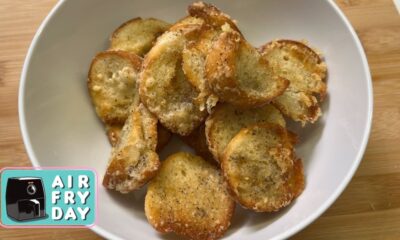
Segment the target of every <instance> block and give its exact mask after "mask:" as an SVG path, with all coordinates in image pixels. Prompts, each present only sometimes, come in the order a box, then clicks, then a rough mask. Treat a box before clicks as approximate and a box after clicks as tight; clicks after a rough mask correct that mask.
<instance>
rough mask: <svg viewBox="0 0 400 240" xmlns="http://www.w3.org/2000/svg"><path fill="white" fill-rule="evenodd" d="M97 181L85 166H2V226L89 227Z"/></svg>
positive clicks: (93, 217) (91, 222) (92, 214)
mask: <svg viewBox="0 0 400 240" xmlns="http://www.w3.org/2000/svg"><path fill="white" fill-rule="evenodd" d="M96 180H97V179H96V174H95V173H94V172H93V171H92V170H87V169H64V168H60V169H56V168H48V169H46V168H44V169H29V170H28V169H4V170H3V171H2V172H1V223H2V225H4V226H5V227H13V226H20V227H23V226H25V227H29V226H32V227H33V226H65V227H68V226H74V227H76V226H82V227H87V226H91V225H93V224H94V222H95V215H96V214H95V213H96V190H97V181H96Z"/></svg>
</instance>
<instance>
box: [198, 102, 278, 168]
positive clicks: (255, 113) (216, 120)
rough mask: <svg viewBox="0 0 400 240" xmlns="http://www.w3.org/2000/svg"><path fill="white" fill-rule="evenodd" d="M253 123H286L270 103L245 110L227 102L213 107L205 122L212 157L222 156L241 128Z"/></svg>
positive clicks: (219, 157) (217, 158)
mask: <svg viewBox="0 0 400 240" xmlns="http://www.w3.org/2000/svg"><path fill="white" fill-rule="evenodd" d="M255 123H276V124H279V125H281V126H283V127H284V126H285V125H286V123H285V119H284V118H283V116H282V114H281V113H280V112H279V110H278V109H276V108H275V107H274V106H272V105H264V106H262V107H260V108H254V109H247V110H243V109H238V108H236V107H234V106H232V105H230V104H227V103H222V104H219V105H218V106H217V107H215V109H214V112H213V113H212V114H210V115H209V116H208V118H207V120H206V122H205V126H206V127H205V135H206V140H207V145H208V148H209V150H210V152H211V153H212V155H213V156H214V159H216V160H217V161H219V159H221V158H222V155H223V153H224V150H225V148H226V146H227V145H228V143H229V142H230V141H231V140H232V138H233V137H234V136H235V135H236V134H237V133H238V132H239V131H240V130H241V129H242V128H245V127H248V126H250V125H253V124H255Z"/></svg>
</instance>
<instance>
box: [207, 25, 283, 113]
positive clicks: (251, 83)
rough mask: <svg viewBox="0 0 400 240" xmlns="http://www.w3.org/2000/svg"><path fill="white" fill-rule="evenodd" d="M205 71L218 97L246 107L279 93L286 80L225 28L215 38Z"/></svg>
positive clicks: (258, 104) (241, 39)
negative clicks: (273, 71)
mask: <svg viewBox="0 0 400 240" xmlns="http://www.w3.org/2000/svg"><path fill="white" fill-rule="evenodd" d="M205 73H206V74H205V75H206V78H207V80H208V83H209V85H210V88H211V89H212V91H213V92H214V93H215V94H216V95H218V97H219V98H220V100H221V101H223V102H229V103H231V104H233V105H235V106H238V107H242V108H247V107H256V106H261V105H263V104H265V103H268V102H269V101H271V100H272V99H274V98H276V97H277V96H279V95H281V94H282V93H283V92H284V91H285V89H286V88H287V87H288V85H289V82H288V81H287V80H286V79H284V78H281V77H278V76H275V75H274V74H273V73H272V70H271V69H270V66H269V64H268V62H267V61H265V60H264V59H263V58H262V57H261V55H260V54H259V53H258V52H257V51H256V50H255V49H254V48H253V47H252V46H251V45H250V44H249V43H248V42H247V41H246V40H244V38H243V37H242V36H241V35H240V34H239V33H238V32H236V31H233V30H232V29H227V30H225V31H224V32H223V33H221V34H220V36H219V38H218V39H217V40H216V41H215V42H214V45H213V48H212V51H211V52H210V53H209V55H208V56H207V59H206V68H205Z"/></svg>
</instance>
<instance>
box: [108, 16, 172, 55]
mask: <svg viewBox="0 0 400 240" xmlns="http://www.w3.org/2000/svg"><path fill="white" fill-rule="evenodd" d="M170 26H171V24H169V23H166V22H164V21H162V20H159V19H156V18H147V19H142V18H140V17H137V18H133V19H131V20H128V21H126V22H125V23H123V24H121V25H120V26H119V27H118V28H117V29H115V30H114V32H113V33H112V35H111V38H110V49H113V50H123V51H127V52H131V53H134V54H137V55H139V56H144V55H145V54H146V53H147V52H148V51H149V50H150V48H151V47H152V46H153V44H154V42H155V40H156V39H157V37H158V36H160V35H161V34H162V33H163V32H165V31H167V30H168V28H169V27H170Z"/></svg>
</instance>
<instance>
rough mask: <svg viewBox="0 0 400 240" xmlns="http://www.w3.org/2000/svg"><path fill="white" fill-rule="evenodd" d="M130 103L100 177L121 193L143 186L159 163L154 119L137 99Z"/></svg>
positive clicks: (106, 184)
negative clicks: (125, 118) (118, 136)
mask: <svg viewBox="0 0 400 240" xmlns="http://www.w3.org/2000/svg"><path fill="white" fill-rule="evenodd" d="M132 105H133V106H131V108H130V109H131V112H130V115H129V117H128V119H127V120H126V122H125V124H124V127H123V128H122V131H121V134H120V140H119V141H118V143H117V145H116V146H115V147H113V149H112V152H111V157H110V160H109V164H108V167H107V170H106V173H105V176H104V179H103V185H104V186H105V187H106V188H108V189H114V190H116V191H119V192H121V193H128V192H131V191H133V190H136V189H138V188H140V187H141V186H143V185H144V184H145V183H146V182H147V181H149V180H150V179H151V178H152V177H154V175H155V174H156V172H157V170H158V168H159V166H160V161H159V158H158V155H157V153H156V145H157V119H156V118H155V117H154V116H153V115H152V114H151V113H150V112H149V111H148V110H147V109H146V108H145V106H144V105H143V104H141V103H140V102H139V100H138V99H136V100H134V103H132Z"/></svg>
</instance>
